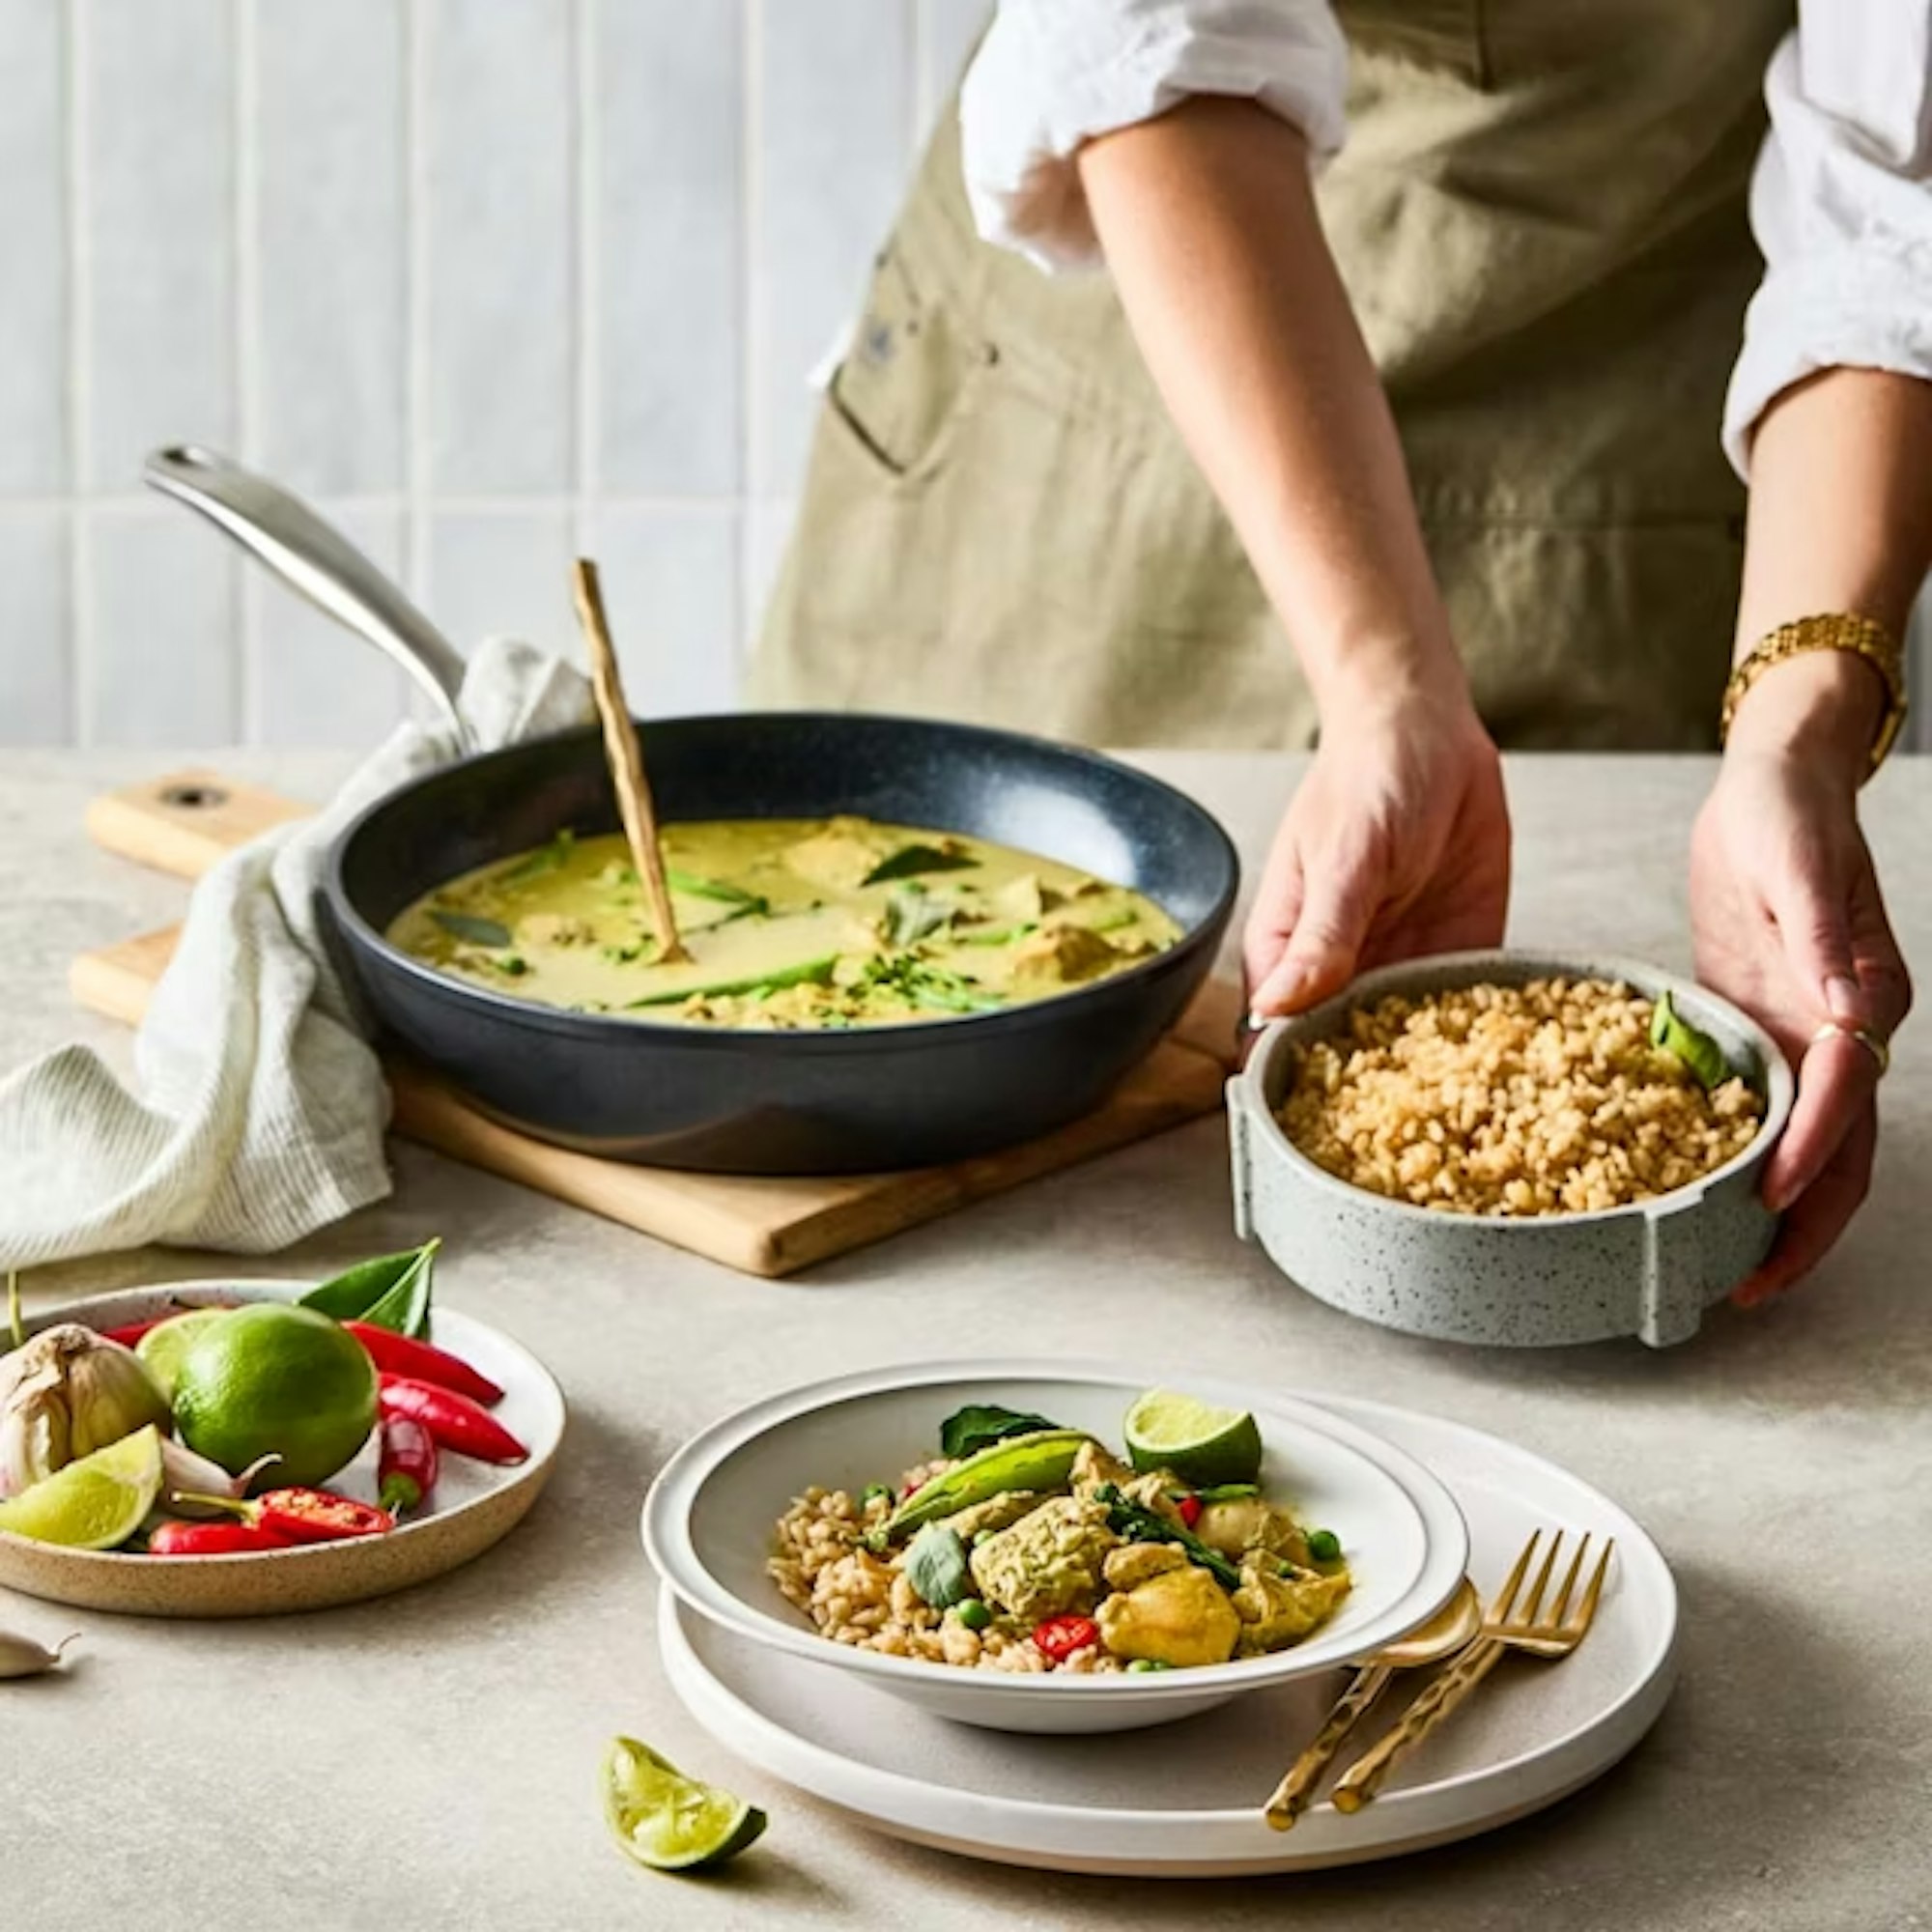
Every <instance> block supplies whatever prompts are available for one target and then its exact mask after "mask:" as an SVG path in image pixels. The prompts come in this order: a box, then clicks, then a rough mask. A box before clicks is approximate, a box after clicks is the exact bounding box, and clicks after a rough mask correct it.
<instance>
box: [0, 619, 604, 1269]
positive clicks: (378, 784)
mask: <svg viewBox="0 0 1932 1932" xmlns="http://www.w3.org/2000/svg"><path fill="white" fill-rule="evenodd" d="M458 704H459V707H460V708H461V710H462V712H463V716H464V719H465V721H466V723H467V724H468V725H469V729H470V732H471V734H472V736H473V738H474V742H475V745H476V747H477V749H479V750H484V751H488V750H491V749H494V748H495V747H497V746H499V745H508V744H513V743H515V742H516V741H518V740H519V739H523V738H529V737H539V736H542V735H544V734H546V733H548V732H552V731H559V730H563V729H565V728H567V727H568V726H571V725H582V724H586V723H588V722H589V721H590V720H591V719H592V718H594V717H595V715H596V714H595V709H594V707H593V705H592V702H591V697H590V688H589V685H588V684H587V682H586V681H585V680H584V678H583V676H582V673H581V672H579V671H577V670H574V669H572V668H570V667H569V666H568V665H565V664H563V663H561V662H560V661H559V660H557V659H555V658H552V657H548V656H545V655H544V654H543V653H541V652H539V651H537V650H535V649H534V648H532V647H531V646H530V645H528V644H525V643H520V642H517V641H515V640H513V639H490V640H489V641H488V642H487V643H485V644H484V645H483V646H482V647H481V648H480V649H479V650H478V651H477V653H476V655H475V657H474V658H473V659H472V660H471V661H470V664H469V670H468V672H467V674H466V676H465V679H464V684H463V690H462V693H461V695H460V696H459V698H458ZM456 752H457V747H456V744H455V740H454V735H453V733H452V732H451V730H450V729H449V726H448V725H447V724H446V723H439V724H436V725H417V724H409V725H401V726H399V727H398V729H397V730H396V731H395V733H394V734H393V735H392V736H391V737H390V738H389V740H388V741H387V742H386V743H385V744H384V746H383V747H382V748H381V749H380V750H379V751H377V752H376V753H374V754H373V755H372V756H371V757H370V758H369V759H368V761H367V762H366V763H364V764H363V765H362V766H361V767H360V768H359V769H358V770H357V771H356V772H355V776H354V777H352V778H351V779H350V781H348V783H347V784H346V785H344V786H343V788H342V790H341V791H340V792H339V793H338V794H337V795H336V797H335V798H334V799H333V800H332V801H331V802H330V803H329V805H328V807H327V810H324V811H323V812H322V813H321V814H320V816H318V817H315V818H307V819H301V820H298V821H297V822H296V823H294V824H290V825H285V826H282V827H279V828H278V829H277V830H275V831H274V832H271V833H269V834H268V835H266V836H265V837H264V838H258V839H256V840H255V841H254V842H253V843H251V844H249V845H246V846H244V847H243V848H242V849H241V850H240V851H238V852H236V853H235V854H233V856H231V857H229V858H227V859H224V860H223V861H222V862H221V863H220V865H218V866H217V867H215V868H214V869H213V871H212V872H210V873H209V874H208V875H207V876H206V877H205V878H204V879H202V880H201V881H200V882H199V884H198V885H197V886H196V887H195V890H194V895H193V897H192V898H191V900H190V901H189V904H188V912H187V921H186V924H185V929H184V931H183V934H182V941H181V947H180V950H179V951H178V952H176V953H175V956H174V958H173V960H172V961H171V962H170V964H169V966H168V969H167V972H166V973H165V974H164V975H163V977H162V979H161V981H160V983H159V985H158V986H156V989H155V996H154V1001H153V1004H152V1005H151V1006H150V1007H149V1009H148V1012H147V1016H146V1018H145V1019H144V1020H143V1021H142V1023H141V1028H140V1032H139V1034H138V1035H137V1036H136V1038H135V1045H134V1065H135V1072H136V1090H137V1091H129V1089H128V1088H126V1087H124V1086H123V1085H122V1084H121V1082H120V1081H119V1080H118V1079H116V1077H115V1075H114V1073H113V1072H112V1070H111V1069H110V1068H109V1067H108V1066H107V1065H106V1064H105V1063H104V1062H103V1061H102V1060H101V1059H100V1057H99V1055H98V1054H97V1053H95V1052H94V1051H93V1050H92V1049H91V1048H88V1047H85V1046H67V1047H62V1048H59V1049H58V1050H56V1051H55V1052H53V1053H50V1054H48V1055H46V1056H45V1057H44V1058H43V1059H42V1060H39V1061H36V1062H35V1063H34V1064H33V1065H29V1066H26V1067H23V1068H21V1069H20V1071H18V1072H17V1073H14V1074H13V1075H12V1076H10V1077H9V1078H8V1079H7V1080H6V1081H4V1082H0V1268H19V1267H27V1266H31V1265H35V1264H41V1263H43V1262H51V1261H61V1260H69V1259H73V1258H76V1257H79V1256H84V1255H94V1254H102V1253H105V1252H107V1251H109V1250H112V1249H118V1248H130V1247H137V1246H140V1245H141V1244H142V1243H144V1242H149V1241H160V1242H167V1243H171V1244H173V1245H177V1246H184V1247H203V1248H221V1249H227V1250H230V1251H232V1252H235V1253H239V1254H264V1253H269V1252H271V1251H272V1250H274V1249H277V1248H283V1247H286V1246H288V1245H289V1243H290V1242H292V1241H296V1240H299V1239H300V1238H301V1236H304V1235H306V1234H308V1233H310V1232H311V1231H312V1230H313V1229H316V1228H319V1227H322V1226H324V1225H325V1224H326V1223H327V1222H329V1221H333V1220H336V1219H339V1218H340V1217H341V1216H342V1215H344V1214H347V1213H349V1212H350V1211H351V1210H352V1209H354V1208H361V1207H364V1206H366V1205H367V1204H368V1203H369V1202H371V1201H379V1200H381V1199H382V1198H383V1197H384V1195H386V1194H387V1193H388V1192H389V1189H390V1180H389V1171H388V1164H387V1162H386V1161H385V1160H384V1152H383V1130H384V1127H385V1125H386V1124H387V1122H388V1113H389V1099H388V1091H387V1089H386V1087H385V1086H384V1081H383V1072H382V1067H381V1065H380V1063H379V1062H378V1061H377V1058H376V1055H375V1053H374V1052H373V1051H372V1050H371V1048H370V1046H369V1045H368V1043H367V1042H366V1041H365V1040H364V1039H362V1038H361V1037H359V1036H358V1034H357V1033H356V1031H355V1025H354V1023H353V1021H352V1019H351V1016H350V1011H349V1008H348V1006H347V1004H346V1003H345V1001H344V999H343V995H342V988H341V986H340V984H339V983H338V982H337V980H336V978H335V975H334V973H333V971H332V970H331V969H330V967H329V964H328V961H327V954H326V953H325V952H324V950H323V947H322V943H321V938H320V934H319V932H318V930H317V925H316V915H315V891H316V887H317V885H318V884H319V882H320V880H321V877H322V867H323V862H324V860H325V858H326V856H327V851H328V848H329V846H330V845H331V844H332V843H333V841H334V838H335V836H336V834H337V833H338V832H339V831H340V830H341V829H342V827H343V826H344V825H346V824H347V823H348V822H349V820H350V819H351V818H352V817H354V816H355V813H356V812H358V811H360V810H362V809H363V807H364V806H366V805H368V804H370V803H371V802H373V801H374V800H375V799H377V798H379V797H381V796H382V794H383V793H384V792H385V791H388V790H390V789H392V788H393V787H394V786H396V785H398V784H400V783H402V782H403V781H404V780H406V779H408V778H411V777H412V776H413V775H415V774H416V773H419V772H424V771H428V770H431V769H432V768H434V767H435V766H437V765H440V764H446V763H447V762H449V760H450V759H452V758H453V757H454V756H455V755H456Z"/></svg>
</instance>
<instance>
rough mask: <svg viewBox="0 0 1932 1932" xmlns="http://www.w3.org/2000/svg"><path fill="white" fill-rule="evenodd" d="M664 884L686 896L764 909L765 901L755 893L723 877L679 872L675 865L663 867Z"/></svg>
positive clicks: (748, 908) (747, 907)
mask: <svg viewBox="0 0 1932 1932" xmlns="http://www.w3.org/2000/svg"><path fill="white" fill-rule="evenodd" d="M665 884H666V885H668V887H669V888H670V889H671V891H672V892H674V893H682V894H684V895H685V896H686V897H687V898H694V899H717V900H718V901H719V902H720V903H721V904H723V905H735V906H744V907H745V908H746V909H747V910H750V909H751V908H752V907H753V906H755V907H756V908H757V909H758V910H759V911H760V912H763V911H766V910H767V907H766V903H765V901H764V900H763V899H761V898H760V897H759V896H758V895H757V894H756V893H748V892H746V891H745V889H744V888H743V887H742V886H734V885H731V884H729V883H727V882H726V881H725V880H724V879H701V878H699V877H698V876H697V874H696V872H680V871H679V870H678V869H677V867H675V866H667V867H665Z"/></svg>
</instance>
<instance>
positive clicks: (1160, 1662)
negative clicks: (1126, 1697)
mask: <svg viewBox="0 0 1932 1932" xmlns="http://www.w3.org/2000/svg"><path fill="white" fill-rule="evenodd" d="M1173 1668H1174V1665H1173V1664H1171V1663H1170V1662H1168V1661H1167V1660H1166V1659H1165V1658H1163V1657H1137V1658H1135V1659H1134V1661H1133V1662H1131V1663H1130V1664H1128V1665H1127V1670H1128V1672H1129V1674H1130V1675H1132V1676H1135V1677H1145V1676H1146V1675H1147V1674H1148V1672H1149V1671H1151V1670H1172V1669H1173Z"/></svg>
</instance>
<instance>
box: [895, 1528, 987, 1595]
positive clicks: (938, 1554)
mask: <svg viewBox="0 0 1932 1932" xmlns="http://www.w3.org/2000/svg"><path fill="white" fill-rule="evenodd" d="M905 1574H906V1580H907V1582H909V1583H910V1584H911V1585H912V1587H913V1589H914V1590H915V1591H916V1592H918V1595H919V1600H920V1602H921V1603H923V1604H929V1605H931V1606H932V1608H934V1609H935V1610H949V1609H951V1608H952V1605H954V1604H956V1603H959V1602H961V1601H962V1600H963V1599H965V1598H967V1597H970V1596H971V1595H972V1594H973V1566H972V1565H971V1564H970V1563H969V1562H968V1561H967V1558H966V1546H965V1544H964V1543H962V1542H961V1541H960V1539H959V1534H958V1532H957V1531H956V1530H951V1529H948V1528H946V1527H945V1526H944V1525H943V1524H941V1523H936V1522H929V1523H927V1524H926V1526H925V1527H924V1528H923V1530H921V1531H920V1533H919V1534H918V1535H917V1536H915V1537H914V1538H913V1540H912V1541H911V1543H909V1544H908V1545H907V1546H906V1553H905Z"/></svg>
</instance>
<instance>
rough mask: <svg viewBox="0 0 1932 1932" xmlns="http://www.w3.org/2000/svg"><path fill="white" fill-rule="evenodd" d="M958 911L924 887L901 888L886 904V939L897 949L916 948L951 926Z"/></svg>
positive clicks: (910, 886)
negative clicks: (945, 926) (923, 941)
mask: <svg viewBox="0 0 1932 1932" xmlns="http://www.w3.org/2000/svg"><path fill="white" fill-rule="evenodd" d="M956 910H957V908H956V907H953V906H951V905H949V904H948V903H947V902H946V901H945V900H944V899H941V898H935V897H934V896H933V895H931V894H930V893H929V892H927V891H926V889H925V888H924V887H923V886H922V885H909V886H901V887H900V888H899V890H898V891H897V892H895V894H894V895H892V898H891V899H890V900H889V901H888V902H887V905H886V937H887V938H888V939H889V940H891V941H892V943H893V944H894V945H895V946H916V945H917V944H918V943H919V942H920V941H921V940H922V939H924V938H925V937H926V936H927V935H928V934H930V933H934V932H937V931H938V930H939V929H940V927H941V926H943V925H948V924H951V923H952V918H953V914H954V913H955V911H956Z"/></svg>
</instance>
